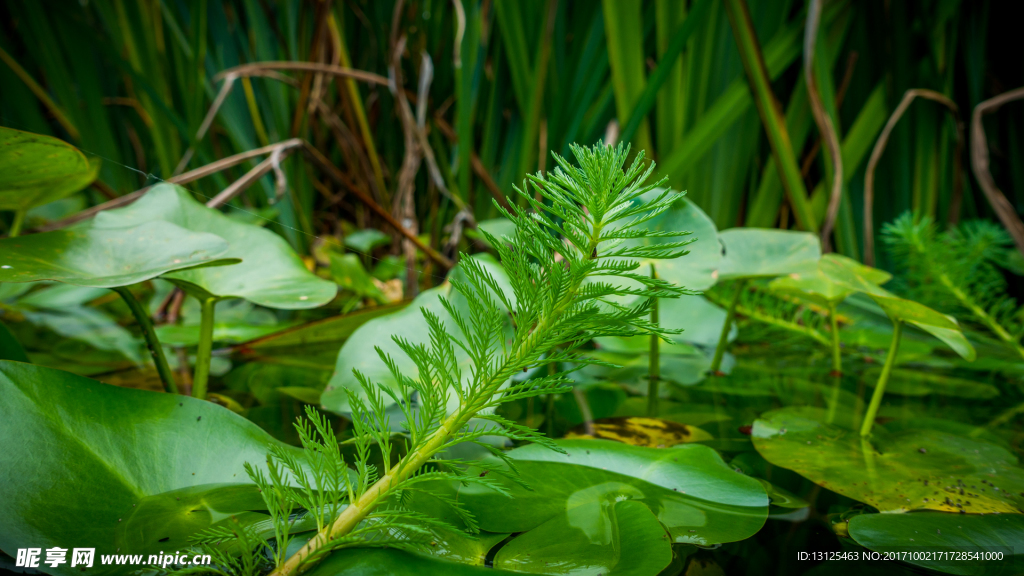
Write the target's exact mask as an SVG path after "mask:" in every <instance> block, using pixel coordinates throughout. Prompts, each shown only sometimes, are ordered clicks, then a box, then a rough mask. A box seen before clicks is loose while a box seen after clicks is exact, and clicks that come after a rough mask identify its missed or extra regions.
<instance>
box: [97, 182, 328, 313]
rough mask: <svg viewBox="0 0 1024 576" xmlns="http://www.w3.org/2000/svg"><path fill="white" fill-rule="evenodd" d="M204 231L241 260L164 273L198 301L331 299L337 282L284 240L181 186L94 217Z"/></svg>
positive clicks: (277, 304) (110, 223)
mask: <svg viewBox="0 0 1024 576" xmlns="http://www.w3.org/2000/svg"><path fill="white" fill-rule="evenodd" d="M161 220H162V221H166V222H170V223H173V224H175V225H177V226H180V227H182V228H185V229H187V230H191V231H193V232H201V233H206V234H215V235H217V236H220V237H221V238H223V239H224V240H225V241H227V243H228V244H229V248H228V249H227V251H226V252H225V253H224V257H227V258H239V259H241V263H240V264H238V265H236V266H232V267H231V268H230V269H228V268H204V269H199V270H186V271H181V272H175V273H173V274H167V275H165V278H167V279H168V280H171V281H172V282H174V283H176V284H178V285H180V286H181V287H182V288H183V289H185V290H186V291H188V292H190V293H192V294H193V295H196V296H197V297H199V298H200V299H206V298H209V297H214V298H218V299H224V298H243V299H245V300H248V301H250V302H253V303H255V304H259V305H261V306H267V307H269V308H283V309H286V310H295V309H302V308H315V307H317V306H321V305H323V304H326V303H327V302H329V301H331V299H333V298H334V296H335V294H336V293H337V286H336V285H335V284H334V283H333V282H329V281H327V280H324V279H322V278H318V277H317V276H316V275H314V274H313V273H312V272H310V271H309V270H307V269H306V267H305V265H304V264H303V263H302V260H301V259H300V258H299V257H298V256H297V255H296V254H295V252H293V251H292V249H291V247H290V246H288V243H287V242H285V240H284V239H283V238H281V237H280V236H278V235H277V234H274V233H273V232H271V231H269V230H264V229H263V228H260V227H258V226H252V225H250V224H244V223H240V222H237V221H235V220H233V219H232V218H229V217H228V216H225V215H224V214H222V213H220V212H218V211H217V210H213V209H211V208H207V207H206V206H203V205H202V204H200V203H199V202H197V201H196V200H195V199H194V198H192V196H191V195H190V194H189V193H188V192H187V191H186V190H185V189H184V188H181V187H180V186H174V185H172V184H160V185H158V186H154V187H153V188H152V189H151V190H150V191H149V192H147V193H146V194H145V195H144V196H143V197H142V198H140V199H139V200H138V201H136V202H135V203H134V204H132V205H130V206H127V207H125V208H120V209H117V210H107V211H105V212H101V213H99V214H97V215H96V218H95V219H94V220H93V224H92V225H93V228H94V229H97V230H118V229H123V228H128V227H137V226H141V225H145V226H156V225H157V222H159V221H161Z"/></svg>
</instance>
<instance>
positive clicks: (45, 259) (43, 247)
mask: <svg viewBox="0 0 1024 576" xmlns="http://www.w3.org/2000/svg"><path fill="white" fill-rule="evenodd" d="M227 252H228V243H227V242H225V241H224V240H223V239H222V238H219V237H218V236H216V235H214V234H208V233H204V232H194V231H190V230H187V229H184V228H182V227H180V226H177V225H175V224H172V223H170V222H151V223H148V224H144V225H136V226H131V227H124V228H118V229H95V228H87V227H82V226H79V227H75V228H73V229H65V230H57V231H54V232H46V233H43V234H31V235H28V236H18V237H16V238H4V239H2V240H0V282H38V281H40V280H56V281H58V282H64V283H66V284H74V285H76V286H95V287H101V288H114V287H117V286H127V285H130V284H137V283H139V282H143V281H145V280H149V279H151V278H156V277H157V276H162V275H167V274H168V273H171V272H174V271H175V270H186V269H189V268H198V267H206V266H215V267H221V266H222V265H224V264H234V263H236V262H239V260H238V259H237V258H233V257H232V256H230V255H229V254H227ZM231 269H232V270H234V269H235V268H234V267H232V268H231ZM182 273H183V274H187V273H192V274H194V273H197V272H182ZM221 273H223V272H221Z"/></svg>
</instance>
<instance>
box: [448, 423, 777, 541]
mask: <svg viewBox="0 0 1024 576" xmlns="http://www.w3.org/2000/svg"><path fill="white" fill-rule="evenodd" d="M555 443H556V444H557V445H558V447H559V448H560V449H562V450H564V451H565V452H566V453H564V454H563V453H559V452H555V451H552V450H549V449H547V448H544V447H542V446H538V445H528V446H524V447H521V448H517V449H515V450H512V451H511V452H508V456H509V457H510V458H511V459H512V460H513V462H514V463H515V465H516V468H518V470H519V471H520V473H521V476H522V479H523V480H525V481H526V482H527V483H529V485H530V487H531V488H532V490H530V489H526V488H523V487H522V486H520V485H519V484H517V483H515V482H512V481H510V480H507V479H504V478H499V479H496V481H499V482H501V483H502V484H503V486H504V488H505V489H506V490H508V491H509V493H510V494H511V495H512V498H513V500H510V499H509V498H508V497H506V496H503V495H501V494H499V493H497V492H495V491H494V490H491V489H490V488H487V487H484V486H477V485H470V486H466V487H463V488H462V489H461V490H460V493H459V499H460V501H461V502H462V503H463V504H465V505H466V507H467V509H469V510H470V511H471V512H472V513H473V514H474V515H475V516H476V518H477V520H478V522H479V524H480V527H481V528H482V529H484V530H488V531H491V532H525V531H527V530H532V529H534V528H537V527H538V526H540V525H542V524H544V523H545V522H548V521H549V520H551V519H553V518H558V517H561V516H564V515H565V514H566V513H567V512H569V511H573V510H576V512H573V514H574V515H575V514H581V515H582V516H576V518H584V517H588V518H590V520H589V521H588V523H590V524H591V525H592V524H593V523H594V522H606V521H607V520H606V519H604V520H603V519H602V518H604V515H606V514H607V512H608V510H609V507H608V503H610V502H616V501H624V500H635V501H637V502H640V503H643V504H645V505H646V506H647V507H648V508H649V509H650V510H651V511H652V512H653V513H654V514H655V515H656V516H657V518H658V520H659V521H660V522H661V524H662V525H664V526H665V527H666V528H667V529H668V530H669V532H670V534H671V540H672V541H673V542H676V543H690V544H699V545H705V546H706V545H712V544H717V543H721V542H734V541H738V540H743V539H744V538H748V537H750V536H752V535H753V534H755V533H756V532H757V531H758V530H759V529H760V528H761V526H762V525H763V524H764V521H765V518H766V517H767V513H768V497H767V495H766V494H765V490H764V488H763V487H762V486H761V484H760V483H759V482H758V481H757V480H756V479H754V478H750V477H748V476H744V475H743V474H740V473H739V472H736V471H735V470H733V469H732V468H730V467H729V466H728V465H726V464H725V462H723V461H722V459H721V457H720V456H719V455H718V453H716V452H715V451H714V450H712V449H710V448H708V447H706V446H702V445H699V444H681V445H679V446H676V447H674V448H667V449H657V448H644V447H639V446H629V445H626V444H620V443H617V442H609V441H607V440H558V441H556V442H555ZM513 502H514V505H512V503H513ZM577 509H578V510H577ZM587 515H589V516H587Z"/></svg>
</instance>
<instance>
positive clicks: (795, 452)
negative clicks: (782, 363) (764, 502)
mask: <svg viewBox="0 0 1024 576" xmlns="http://www.w3.org/2000/svg"><path fill="white" fill-rule="evenodd" d="M824 421H825V412H824V411H822V410H819V409H816V408H806V407H804V408H795V407H791V408H784V409H782V410H775V411H772V412H767V413H765V414H764V415H762V417H761V418H760V419H758V420H757V421H755V422H754V426H753V431H752V436H753V441H754V447H755V448H757V451H758V452H760V453H761V455H762V456H763V457H764V458H765V460H768V461H769V462H771V463H772V464H775V465H777V466H782V467H783V468H788V469H790V470H793V471H795V472H797V473H799V474H800V475H802V476H804V477H805V478H807V479H809V480H811V481H812V482H815V483H817V484H820V485H821V486H824V487H825V488H828V489H830V490H832V491H834V492H838V493H840V494H842V495H844V496H848V497H850V498H853V499H855V500H859V501H861V502H864V503H866V504H870V505H872V506H874V507H875V508H878V509H879V510H880V511H882V512H905V511H908V510H941V511H944V512H961V511H963V512H965V513H969V514H987V513H992V512H1013V513H1016V512H1020V511H1021V510H1022V508H1024V495H1022V493H1024V469H1021V468H1020V467H1019V466H1018V465H1017V457H1016V456H1014V455H1013V453H1011V452H1009V451H1008V450H1006V449H1004V448H1002V447H1000V446H996V445H994V444H989V443H988V442H983V441H980V440H975V439H972V438H968V437H966V436H963V435H958V434H950V433H948V432H944V431H939V430H899V431H897V432H894V433H887V432H886V431H885V430H884V428H883V427H882V426H880V425H877V426H875V427H874V429H873V431H872V436H871V440H870V441H868V440H865V439H863V438H861V436H860V435H859V434H858V433H857V432H855V431H854V430H853V429H852V427H849V428H847V427H842V426H839V425H837V424H826V423H825V422H824Z"/></svg>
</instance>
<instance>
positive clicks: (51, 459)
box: [0, 360, 300, 576]
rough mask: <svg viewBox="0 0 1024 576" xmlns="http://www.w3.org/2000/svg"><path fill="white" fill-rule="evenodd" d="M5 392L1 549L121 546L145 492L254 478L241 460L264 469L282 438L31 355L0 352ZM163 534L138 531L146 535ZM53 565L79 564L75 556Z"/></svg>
mask: <svg viewBox="0 0 1024 576" xmlns="http://www.w3.org/2000/svg"><path fill="white" fill-rule="evenodd" d="M0 396H2V397H3V398H4V401H3V402H2V403H0V436H2V437H3V438H5V439H6V440H7V442H6V445H5V448H4V449H3V450H0V523H2V525H3V526H4V529H3V530H0V549H3V550H4V551H5V552H14V551H16V550H17V549H18V548H28V547H43V548H50V547H54V546H60V547H65V548H66V547H68V546H71V545H74V546H76V547H94V548H96V555H97V558H98V557H99V556H100V555H101V554H113V553H114V552H115V551H116V549H117V547H118V546H117V543H116V541H117V540H116V538H115V535H117V534H118V533H119V531H120V530H121V529H122V528H123V522H124V521H125V520H127V519H129V518H131V517H132V514H133V510H136V509H137V508H138V505H139V504H140V503H142V502H143V501H144V500H145V499H146V498H149V497H153V496H156V495H159V494H163V493H167V492H172V491H178V490H186V489H188V490H194V491H197V492H193V493H194V494H197V496H196V497H197V498H200V499H202V498H206V496H202V493H203V492H204V489H201V488H197V487H202V486H207V487H210V490H218V491H219V490H221V489H223V488H224V485H226V484H249V480H248V476H247V475H246V473H245V470H244V469H243V466H242V465H243V463H245V462H251V463H253V465H255V466H257V467H263V463H264V462H265V461H266V447H267V445H268V444H269V443H271V442H274V440H273V439H272V438H271V437H270V436H268V435H267V434H266V433H265V432H263V431H262V430H260V429H259V428H258V427H257V426H256V425H255V424H253V423H251V422H249V421H247V420H246V419H244V418H242V417H241V416H238V415H236V414H234V413H232V412H231V411H229V410H226V409H224V408H221V407H219V406H217V405H215V404H213V403H210V402H204V401H201V400H194V399H192V398H186V397H183V396H176V395H170V394H161V393H153V392H144V391H140V390H131V389H125V388H117V387H114V386H109V385H106V384H101V383H99V382H96V381H94V380H90V379H88V378H84V377H81V376H75V375H73V374H69V373H67V372H61V371H59V370H53V369H50V368H42V367H39V366H33V365H30V364H22V363H18V362H10V361H6V360H5V361H0ZM296 454H298V455H300V453H299V452H298V451H296ZM54 478H60V482H56V483H55V482H54V481H53V479H54ZM211 494H212V492H211ZM209 498H213V496H210V497H209ZM133 505H134V506H133ZM165 536H167V534H156V533H153V534H149V533H146V534H141V535H138V537H139V538H141V541H143V542H156V541H158V540H159V539H160V538H163V537H165ZM161 546H163V545H162V544H161ZM122 551H124V550H122ZM156 551H158V550H143V549H132V553H135V554H146V553H149V552H153V553H156ZM47 571H48V572H50V573H52V574H60V575H68V576H70V575H71V574H77V573H78V570H77V569H72V568H70V567H69V566H68V565H67V564H65V565H63V566H60V567H58V568H56V569H54V570H52V571H50V570H49V569H48V570H47ZM93 571H94V572H95V573H97V574H103V573H112V572H116V571H117V567H114V566H97V567H96V568H93Z"/></svg>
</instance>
